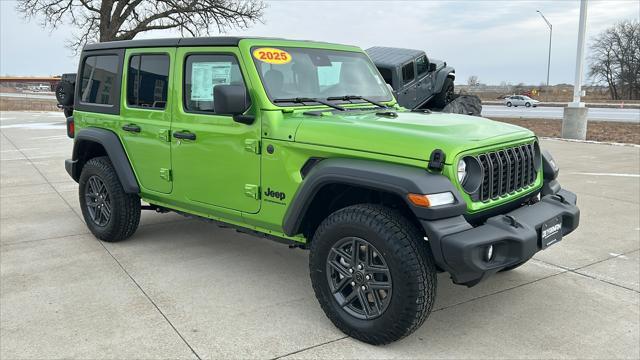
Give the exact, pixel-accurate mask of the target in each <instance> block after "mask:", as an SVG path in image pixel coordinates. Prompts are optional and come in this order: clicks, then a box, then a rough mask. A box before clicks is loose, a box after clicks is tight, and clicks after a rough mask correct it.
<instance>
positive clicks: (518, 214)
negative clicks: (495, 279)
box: [64, 37, 579, 344]
mask: <svg viewBox="0 0 640 360" xmlns="http://www.w3.org/2000/svg"><path fill="white" fill-rule="evenodd" d="M75 84H76V85H75V88H74V89H75V90H73V93H72V94H67V96H66V97H64V98H65V99H67V101H68V102H69V104H72V105H70V107H71V109H67V110H69V111H67V113H69V114H71V116H69V117H68V118H67V132H68V135H69V136H70V137H72V138H74V147H73V154H72V158H71V159H69V160H67V161H66V163H65V167H66V170H67V172H68V173H69V174H70V175H71V177H72V178H73V179H74V180H75V181H77V182H78V183H79V200H80V204H81V208H82V213H83V215H84V218H85V220H86V223H87V226H88V227H89V229H90V230H91V232H92V233H93V234H94V235H95V236H96V237H97V238H99V239H101V240H104V241H119V240H123V239H126V238H128V237H130V236H131V235H132V234H133V233H134V232H135V231H136V228H137V226H138V223H139V220H140V211H141V209H150V210H156V211H159V212H165V211H169V210H170V211H175V212H178V213H181V214H184V215H189V216H197V217H200V218H204V219H208V220H211V221H213V222H215V223H219V224H224V225H226V226H232V227H235V228H237V229H238V230H240V231H243V232H247V233H250V234H255V235H260V236H263V237H267V238H271V239H275V240H280V241H284V242H287V243H289V244H291V245H292V246H297V247H301V248H306V249H310V256H309V270H310V274H311V282H312V284H313V289H314V291H315V294H316V296H317V298H318V301H319V302H320V305H321V306H322V308H323V310H324V311H325V313H326V315H327V316H328V317H329V319H330V320H331V321H332V322H333V323H334V324H335V325H336V326H337V327H338V328H340V330H342V331H343V332H345V333H346V334H348V335H350V336H352V337H354V338H357V339H359V340H362V341H364V342H367V343H371V344H384V343H389V342H392V341H394V340H397V339H400V338H402V337H404V336H406V335H408V334H410V333H411V332H413V331H414V330H416V329H417V328H418V327H419V326H420V325H421V324H422V323H423V322H424V321H425V319H426V318H427V316H428V315H429V313H430V311H431V309H432V307H433V304H434V300H435V296H436V288H437V286H436V279H437V278H436V275H437V273H438V272H448V273H449V274H450V276H451V278H452V280H453V281H454V282H455V283H456V284H463V285H467V286H473V285H475V284H477V283H478V282H479V281H481V280H483V279H485V278H487V277H489V276H490V275H492V274H495V273H496V272H498V271H505V270H510V269H513V268H515V267H517V266H519V265H521V264H523V263H524V262H526V261H527V260H529V259H530V258H531V257H532V256H533V255H534V254H535V253H536V252H538V251H540V250H542V249H545V248H546V247H548V246H549V245H551V244H554V243H556V242H558V241H560V240H561V238H562V236H564V235H567V234H568V233H570V232H572V231H573V230H574V229H576V227H577V226H578V219H579V210H578V208H577V207H576V205H575V204H576V196H575V195H574V194H573V193H571V192H569V191H567V190H564V189H561V188H560V184H559V183H558V181H557V180H556V177H557V175H558V168H557V166H556V164H555V163H554V161H553V159H552V157H551V156H550V155H549V154H548V153H547V152H543V151H541V150H540V147H539V143H538V140H537V138H536V137H535V135H534V134H533V133H532V132H531V131H529V130H526V129H523V128H520V127H517V126H512V125H508V124H504V123H499V122H494V121H491V120H487V119H482V118H478V117H469V116H466V115H457V114H441V113H435V112H430V111H428V110H427V111H424V110H422V111H416V112H412V111H409V110H406V109H404V108H402V107H400V106H399V105H398V104H397V102H396V100H395V99H394V98H393V95H392V94H391V92H390V90H389V88H388V87H387V86H386V84H385V82H384V80H383V78H382V76H381V75H380V73H379V72H378V70H377V69H376V67H375V66H374V65H373V63H372V62H371V60H370V59H369V58H368V57H367V55H366V54H365V53H364V52H363V51H362V50H361V49H360V48H357V47H354V46H345V45H336V44H327V43H319V42H309V41H290V40H280V39H258V38H235V37H214V38H190V39H159V40H132V41H121V42H111V43H99V44H94V45H87V46H86V47H85V48H84V50H83V52H82V55H81V58H80V64H79V69H78V75H77V81H75ZM72 88H73V87H72ZM141 200H142V201H144V202H145V203H147V204H149V205H144V206H143V205H141ZM238 281H242V279H238Z"/></svg>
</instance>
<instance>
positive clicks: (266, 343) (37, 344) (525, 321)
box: [0, 112, 640, 359]
mask: <svg viewBox="0 0 640 360" xmlns="http://www.w3.org/2000/svg"><path fill="white" fill-rule="evenodd" d="M0 132H1V136H0V155H1V156H0V169H1V176H0V190H1V194H0V224H1V227H0V230H1V231H0V358H2V359H13V358H32V359H35V358H38V359H44V358H117V359H122V358H145V359H151V358H192V359H193V358H196V359H197V358H201V359H205V358H278V357H285V358H376V359H378V358H397V359H406V358H638V357H640V345H639V344H640V335H639V331H640V329H639V328H640V324H639V323H640V310H639V308H640V293H639V292H640V280H639V278H640V266H639V262H640V257H639V256H640V255H639V254H640V199H639V197H640V178H639V177H638V174H640V148H638V147H626V146H609V145H599V144H585V143H569V142H563V141H554V140H545V141H542V145H543V147H544V148H546V149H548V150H550V151H551V152H552V153H553V154H554V156H555V157H556V160H557V161H558V163H559V165H560V167H561V175H560V180H561V182H562V184H563V186H564V187H566V188H568V189H571V190H574V191H576V192H577V193H578V196H579V200H578V201H579V205H580V207H581V210H582V218H581V226H580V228H579V229H578V230H577V231H576V232H575V233H574V234H571V235H570V236H568V237H566V238H565V239H564V240H563V241H562V242H561V243H559V244H557V245H554V246H552V247H550V248H549V249H548V250H545V251H543V252H541V253H539V254H538V255H537V256H536V257H535V258H534V259H533V260H531V261H530V262H528V263H527V264H526V265H524V266H522V267H520V268H518V269H517V270H514V271H511V272H507V273H501V274H498V275H496V276H494V277H493V278H490V279H489V280H487V281H486V282H483V283H481V284H480V285H478V286H476V287H473V288H470V289H468V288H465V287H461V286H457V285H453V284H452V283H451V281H450V280H449V279H448V276H446V274H441V275H440V276H439V277H438V280H439V284H438V299H437V303H436V306H435V309H434V312H433V313H432V314H431V316H430V318H429V319H428V320H427V321H426V323H425V324H424V325H423V326H422V327H421V328H420V329H418V330H417V331H416V332H415V333H414V334H413V335H411V336H409V337H407V338H406V339H403V340H401V341H398V342H396V343H393V344H391V345H388V346H380V347H375V346H370V345H367V344H364V343H360V342H358V341H356V340H353V339H351V338H348V337H346V336H345V335H344V334H343V333H341V332H340V331H338V330H337V329H336V328H334V327H333V325H332V324H331V323H330V322H329V320H328V319H327V318H326V317H325V315H324V314H323V312H322V310H321V309H320V307H319V305H318V304H317V302H316V300H315V297H314V295H313V291H312V289H311V285H310V281H309V276H308V263H307V256H308V253H307V252H306V251H303V250H298V249H289V248H287V247H286V246H283V245H281V244H278V243H274V242H271V241H268V240H263V239H258V238H254V237H251V236H248V235H244V234H239V233H236V232H234V231H232V230H229V229H221V228H218V227H216V226H214V225H212V224H209V223H206V222H203V221H198V220H188V219H186V218H183V217H181V216H179V215H176V214H172V213H170V214H156V213H153V212H143V218H142V221H141V226H140V228H139V229H138V231H137V233H136V234H135V235H134V236H133V237H132V238H131V239H129V240H128V241H125V242H121V243H115V244H111V243H102V242H99V241H97V240H96V239H95V238H94V237H93V236H92V235H91V234H90V233H89V232H88V230H87V229H86V227H85V226H84V223H83V220H82V217H81V216H80V210H79V206H78V199H77V197H78V195H77V184H76V183H75V182H73V181H72V180H71V179H70V178H69V177H68V175H67V174H66V172H65V171H64V166H63V160H64V159H65V158H66V157H68V156H69V154H70V152H71V147H72V141H71V140H70V139H68V138H66V136H65V135H64V123H63V119H62V115H60V114H56V113H51V114H50V113H36V114H31V113H9V112H3V113H1V114H0Z"/></svg>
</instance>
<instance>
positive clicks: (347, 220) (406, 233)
mask: <svg viewBox="0 0 640 360" xmlns="http://www.w3.org/2000/svg"><path fill="white" fill-rule="evenodd" d="M353 237H356V238H359V239H366V241H367V242H369V243H370V244H371V245H373V247H375V250H376V251H378V252H379V253H380V254H381V255H382V257H383V258H384V260H385V262H386V264H387V266H388V270H389V273H390V277H391V285H392V290H391V295H390V300H388V305H387V307H386V309H385V310H384V311H383V312H382V313H381V314H379V315H378V316H377V317H375V318H372V319H361V318H357V317H355V316H353V315H351V314H350V313H348V312H347V311H346V310H345V309H344V308H343V307H341V306H340V305H339V304H338V301H337V300H336V298H335V297H334V295H333V293H332V292H331V288H330V281H331V280H330V279H329V277H328V270H327V269H328V264H327V261H328V256H329V254H330V253H331V252H332V251H334V250H332V248H333V246H334V245H335V244H336V243H340V241H343V240H344V239H345V238H353ZM309 270H310V275H311V283H312V285H313V289H314V291H315V294H316V298H317V299H318V301H319V302H320V306H321V307H322V309H323V310H324V312H325V314H326V315H327V317H328V318H329V319H330V320H331V322H333V324H334V325H335V326H336V327H338V328H339V329H340V330H342V331H343V332H344V333H345V334H347V335H349V336H351V337H353V338H355V339H358V340H361V341H364V342H366V343H369V344H374V345H379V344H387V343H390V342H393V341H396V340H398V339H401V338H403V337H405V336H407V335H409V334H411V333H412V332H413V331H415V330H416V329H418V328H419V327H420V326H421V325H422V324H423V323H424V321H425V320H426V319H427V317H428V316H429V313H430V312H431V309H432V307H433V304H434V301H435V298H436V287H437V278H436V273H437V271H436V267H435V264H434V260H433V255H432V254H431V249H430V247H429V245H428V243H427V242H425V241H424V239H423V235H422V234H421V232H420V231H419V230H418V229H417V228H416V226H415V225H413V224H412V223H411V222H409V221H408V220H407V219H406V218H404V217H403V216H402V215H401V214H400V213H399V212H397V211H395V210H392V209H389V208H386V207H383V206H378V205H372V204H361V205H353V206H349V207H346V208H344V209H341V210H338V211H336V212H334V213H333V214H331V215H330V216H328V217H327V218H326V219H325V220H324V221H323V222H322V224H320V226H319V228H318V229H317V231H316V233H315V235H314V236H313V239H312V241H311V251H310V254H309ZM354 278H355V276H354Z"/></svg>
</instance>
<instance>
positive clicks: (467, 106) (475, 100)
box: [442, 95, 482, 116]
mask: <svg viewBox="0 0 640 360" xmlns="http://www.w3.org/2000/svg"><path fill="white" fill-rule="evenodd" d="M442 112H445V113H453V114H465V115H473V116H480V115H481V114H482V101H481V100H480V98H479V97H477V96H475V95H458V96H456V97H455V98H454V99H453V100H452V101H451V102H450V103H448V104H447V106H445V107H444V108H443V109H442Z"/></svg>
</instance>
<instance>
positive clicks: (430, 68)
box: [429, 63, 436, 72]
mask: <svg viewBox="0 0 640 360" xmlns="http://www.w3.org/2000/svg"><path fill="white" fill-rule="evenodd" d="M429 71H430V72H434V71H436V64H435V63H429Z"/></svg>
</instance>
